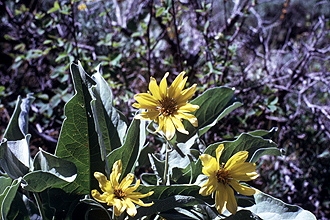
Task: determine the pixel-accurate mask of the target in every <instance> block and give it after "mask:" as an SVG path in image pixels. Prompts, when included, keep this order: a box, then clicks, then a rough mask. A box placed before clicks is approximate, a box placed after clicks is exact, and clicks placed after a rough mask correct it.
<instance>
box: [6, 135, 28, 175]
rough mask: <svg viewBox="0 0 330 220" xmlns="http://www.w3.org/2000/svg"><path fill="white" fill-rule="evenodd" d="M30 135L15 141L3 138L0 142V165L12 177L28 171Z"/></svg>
mask: <svg viewBox="0 0 330 220" xmlns="http://www.w3.org/2000/svg"><path fill="white" fill-rule="evenodd" d="M29 139H30V135H26V136H25V138H24V139H22V140H17V141H7V140H6V139H4V140H3V141H2V143H1V144H0V166H1V167H2V169H3V170H4V171H5V172H6V173H7V174H8V175H9V176H10V177H11V178H13V179H17V178H19V177H23V176H24V175H25V174H27V173H28V172H29V169H30V167H31V164H32V161H31V157H30V150H29V145H28V143H29Z"/></svg>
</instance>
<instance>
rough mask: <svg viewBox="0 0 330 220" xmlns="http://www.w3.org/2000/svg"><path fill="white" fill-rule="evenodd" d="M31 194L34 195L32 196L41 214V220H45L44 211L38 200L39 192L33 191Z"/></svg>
mask: <svg viewBox="0 0 330 220" xmlns="http://www.w3.org/2000/svg"><path fill="white" fill-rule="evenodd" d="M33 196H34V198H35V200H36V202H37V206H38V209H39V213H40V215H41V219H42V220H46V219H47V218H46V215H45V212H44V210H43V208H42V204H41V200H40V196H39V194H38V193H35V192H34V193H33Z"/></svg>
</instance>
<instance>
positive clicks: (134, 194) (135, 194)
mask: <svg viewBox="0 0 330 220" xmlns="http://www.w3.org/2000/svg"><path fill="white" fill-rule="evenodd" d="M152 194H154V191H150V192H148V193H146V194H142V193H140V192H132V193H130V194H129V195H128V196H129V197H130V198H132V199H141V198H145V197H148V196H151V195H152Z"/></svg>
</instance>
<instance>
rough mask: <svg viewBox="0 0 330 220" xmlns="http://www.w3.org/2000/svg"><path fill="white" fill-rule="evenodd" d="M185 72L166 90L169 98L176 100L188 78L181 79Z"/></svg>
mask: <svg viewBox="0 0 330 220" xmlns="http://www.w3.org/2000/svg"><path fill="white" fill-rule="evenodd" d="M184 74H185V72H181V73H180V74H179V75H178V76H177V77H176V78H175V80H174V81H173V83H172V85H171V86H170V88H169V89H168V97H171V98H173V99H176V97H178V96H179V95H180V93H181V90H182V89H183V88H184V86H185V85H186V82H187V79H188V77H186V78H185V79H183V76H184Z"/></svg>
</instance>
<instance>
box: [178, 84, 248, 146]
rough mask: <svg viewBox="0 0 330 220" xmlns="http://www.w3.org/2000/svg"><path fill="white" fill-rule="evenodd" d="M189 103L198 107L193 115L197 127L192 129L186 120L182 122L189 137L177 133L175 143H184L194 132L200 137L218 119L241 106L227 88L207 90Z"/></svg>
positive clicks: (231, 91) (232, 92)
mask: <svg viewBox="0 0 330 220" xmlns="http://www.w3.org/2000/svg"><path fill="white" fill-rule="evenodd" d="M190 103H191V104H194V105H198V106H199V109H198V110H196V111H195V112H194V113H193V115H195V116H196V118H197V119H198V127H194V126H193V125H191V124H190V123H189V122H188V121H187V120H184V121H183V125H184V127H185V128H186V130H187V131H188V132H189V135H185V134H181V133H180V132H177V142H180V143H182V142H186V141H187V140H188V139H190V138H191V137H192V136H194V135H195V133H196V132H198V135H199V136H201V135H202V134H204V133H205V132H207V131H208V130H209V129H210V128H211V127H212V126H214V125H215V124H216V123H217V122H218V121H219V120H220V119H222V118H223V117H225V116H226V115H227V114H229V113H230V112H231V111H233V110H234V109H236V108H237V107H239V106H241V105H242V104H241V103H240V102H239V101H238V100H237V99H236V97H235V96H234V90H233V89H230V88H227V87H216V88H212V89H208V90H206V92H204V93H203V94H201V95H200V96H198V97H197V98H196V99H194V100H192V101H191V102H190Z"/></svg>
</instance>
